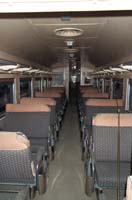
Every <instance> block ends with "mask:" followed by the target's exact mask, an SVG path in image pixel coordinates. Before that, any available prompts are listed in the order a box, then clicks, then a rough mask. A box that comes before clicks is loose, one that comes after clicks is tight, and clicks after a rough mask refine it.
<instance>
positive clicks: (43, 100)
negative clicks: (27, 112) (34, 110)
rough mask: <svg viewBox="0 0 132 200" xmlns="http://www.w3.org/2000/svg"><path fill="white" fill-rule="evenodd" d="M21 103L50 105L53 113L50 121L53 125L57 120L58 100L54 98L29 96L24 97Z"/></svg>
mask: <svg viewBox="0 0 132 200" xmlns="http://www.w3.org/2000/svg"><path fill="white" fill-rule="evenodd" d="M20 103H21V104H28V105H33V104H35V105H39V104H42V105H48V106H49V107H50V108H51V115H50V122H51V125H53V124H54V122H55V107H56V101H55V100H54V99H52V98H28V97H24V98H22V99H21V100H20Z"/></svg>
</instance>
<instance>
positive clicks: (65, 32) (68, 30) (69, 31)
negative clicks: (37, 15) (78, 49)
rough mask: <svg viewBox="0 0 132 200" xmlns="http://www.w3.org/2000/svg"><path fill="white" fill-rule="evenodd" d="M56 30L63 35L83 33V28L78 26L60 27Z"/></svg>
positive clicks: (57, 33)
mask: <svg viewBox="0 0 132 200" xmlns="http://www.w3.org/2000/svg"><path fill="white" fill-rule="evenodd" d="M54 32H55V34H56V35H57V36H61V37H77V36H80V35H82V34H83V30H82V29H78V28H59V29H55V30H54Z"/></svg>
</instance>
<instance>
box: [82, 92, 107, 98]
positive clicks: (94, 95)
mask: <svg viewBox="0 0 132 200" xmlns="http://www.w3.org/2000/svg"><path fill="white" fill-rule="evenodd" d="M82 96H83V97H90V98H94V97H96V98H109V94H108V93H96V92H95V93H84V94H83V95H82Z"/></svg>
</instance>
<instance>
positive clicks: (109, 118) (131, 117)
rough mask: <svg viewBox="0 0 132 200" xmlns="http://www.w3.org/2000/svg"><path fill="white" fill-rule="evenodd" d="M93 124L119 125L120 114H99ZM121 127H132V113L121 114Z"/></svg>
mask: <svg viewBox="0 0 132 200" xmlns="http://www.w3.org/2000/svg"><path fill="white" fill-rule="evenodd" d="M92 124H93V126H105V127H118V114H117V113H114V114H113V113H109V114H107V113H101V114H97V115H96V116H95V117H94V118H93V123H92ZM120 127H132V114H126V113H123V114H120Z"/></svg>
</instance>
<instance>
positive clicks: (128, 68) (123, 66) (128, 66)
mask: <svg viewBox="0 0 132 200" xmlns="http://www.w3.org/2000/svg"><path fill="white" fill-rule="evenodd" d="M120 67H121V68H122V69H125V70H132V65H120Z"/></svg>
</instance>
